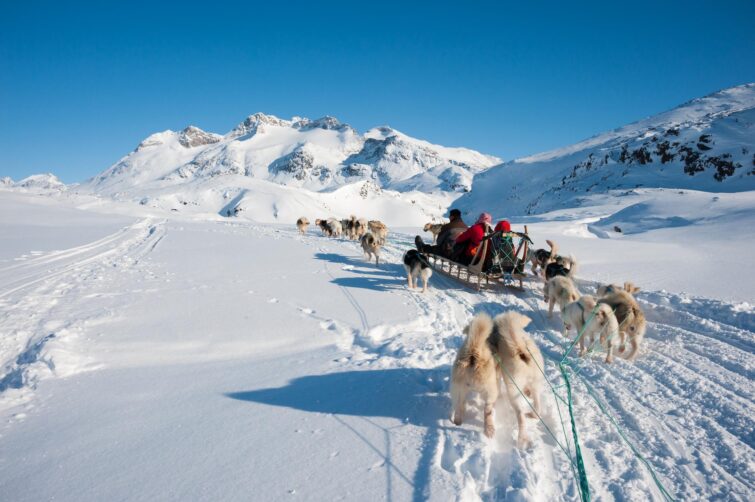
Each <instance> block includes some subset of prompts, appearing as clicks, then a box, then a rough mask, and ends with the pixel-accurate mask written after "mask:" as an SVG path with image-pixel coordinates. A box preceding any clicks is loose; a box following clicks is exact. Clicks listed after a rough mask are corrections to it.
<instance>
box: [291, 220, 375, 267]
mask: <svg viewBox="0 0 755 502" xmlns="http://www.w3.org/2000/svg"><path fill="white" fill-rule="evenodd" d="M315 225H317V226H318V227H319V228H320V230H321V231H322V234H323V235H325V236H327V237H346V238H348V239H351V240H359V243H360V245H361V246H362V251H363V252H364V256H365V259H366V260H367V261H372V258H374V259H375V264H376V265H379V264H380V248H382V247H383V244H385V240H386V238H387V237H388V227H387V226H386V225H385V223H383V222H382V221H379V220H369V221H367V220H366V219H365V218H357V217H356V216H354V215H351V216H350V217H349V218H345V219H343V220H338V219H336V218H327V219H326V218H322V219H320V218H318V219H316V220H315ZM296 228H297V229H298V230H299V232H300V233H301V234H305V233H307V229H308V228H309V220H308V219H307V218H306V217H305V216H302V217H301V218H299V219H298V220H296Z"/></svg>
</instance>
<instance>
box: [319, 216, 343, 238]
mask: <svg viewBox="0 0 755 502" xmlns="http://www.w3.org/2000/svg"><path fill="white" fill-rule="evenodd" d="M315 225H317V226H318V227H320V230H322V235H325V236H327V237H340V236H341V232H342V230H341V222H340V221H338V220H337V219H335V218H328V219H327V220H324V219H320V218H318V219H316V220H315Z"/></svg>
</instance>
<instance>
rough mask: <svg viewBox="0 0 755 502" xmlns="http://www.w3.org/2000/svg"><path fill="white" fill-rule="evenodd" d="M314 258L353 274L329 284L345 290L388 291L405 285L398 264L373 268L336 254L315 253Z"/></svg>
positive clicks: (338, 278) (401, 269) (371, 264)
mask: <svg viewBox="0 0 755 502" xmlns="http://www.w3.org/2000/svg"><path fill="white" fill-rule="evenodd" d="M315 258H317V259H318V260H325V261H329V262H331V263H335V264H337V265H343V270H344V271H346V272H351V273H353V274H355V275H354V276H352V277H336V278H334V279H333V280H332V281H331V282H332V283H333V284H337V285H339V286H342V287H345V288H361V289H371V290H373V291H388V290H391V289H396V288H399V287H402V286H403V285H405V284H406V274H405V272H404V266H403V265H400V264H398V263H381V264H380V265H379V266H375V264H374V263H372V262H367V261H365V260H363V259H361V258H353V257H349V256H344V255H340V254H337V253H316V254H315Z"/></svg>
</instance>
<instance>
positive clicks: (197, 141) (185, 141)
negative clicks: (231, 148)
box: [178, 125, 223, 148]
mask: <svg viewBox="0 0 755 502" xmlns="http://www.w3.org/2000/svg"><path fill="white" fill-rule="evenodd" d="M221 139H223V137H222V136H221V135H219V134H214V133H210V132H205V131H203V130H202V129H200V128H198V127H195V126H192V125H190V126H188V127H187V128H186V129H184V130H183V131H181V132H180V133H178V142H179V143H180V144H181V145H183V146H184V147H186V148H193V147H195V146H202V145H211V144H213V143H218V142H219V141H220V140H221Z"/></svg>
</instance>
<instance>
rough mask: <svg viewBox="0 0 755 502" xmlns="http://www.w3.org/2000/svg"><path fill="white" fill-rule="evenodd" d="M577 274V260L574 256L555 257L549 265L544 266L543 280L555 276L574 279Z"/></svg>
mask: <svg viewBox="0 0 755 502" xmlns="http://www.w3.org/2000/svg"><path fill="white" fill-rule="evenodd" d="M576 272H577V260H576V258H574V256H568V257H567V256H556V257H555V258H554V259H553V261H552V262H551V263H549V264H548V265H546V266H545V280H546V281H549V280H550V279H552V278H554V277H557V276H564V277H570V278H571V277H574V274H575V273H576Z"/></svg>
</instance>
